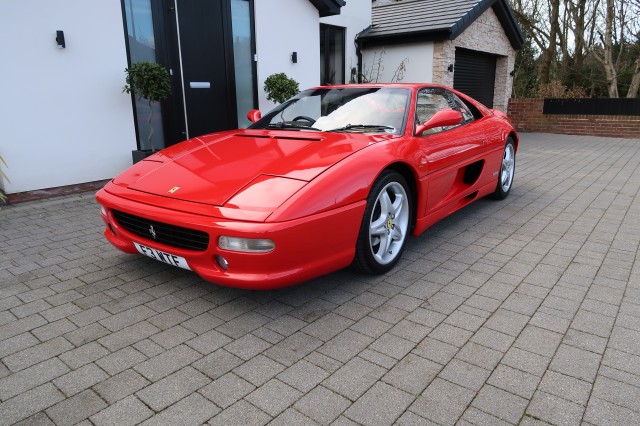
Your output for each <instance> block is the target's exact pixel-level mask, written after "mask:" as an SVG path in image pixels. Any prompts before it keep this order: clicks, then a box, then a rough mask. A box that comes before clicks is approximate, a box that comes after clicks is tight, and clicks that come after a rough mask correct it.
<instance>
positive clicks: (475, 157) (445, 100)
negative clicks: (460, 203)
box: [416, 87, 486, 214]
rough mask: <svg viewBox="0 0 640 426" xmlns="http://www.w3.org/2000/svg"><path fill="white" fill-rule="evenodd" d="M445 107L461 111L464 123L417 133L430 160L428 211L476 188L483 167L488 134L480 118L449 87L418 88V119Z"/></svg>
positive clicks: (429, 116)
mask: <svg viewBox="0 0 640 426" xmlns="http://www.w3.org/2000/svg"><path fill="white" fill-rule="evenodd" d="M445 108H452V109H454V110H457V111H460V112H461V113H462V116H463V121H462V123H461V124H459V125H457V126H447V127H438V128H434V129H429V130H427V131H426V132H424V133H423V134H422V135H420V136H417V139H418V141H419V145H420V149H421V150H422V152H423V154H424V155H425V158H426V162H427V167H426V174H427V176H426V177H427V180H428V184H427V188H428V189H427V197H426V199H427V205H426V206H425V208H426V213H427V214H429V213H431V212H434V211H435V210H438V209H440V208H442V207H444V206H446V205H448V204H449V203H451V202H456V201H457V200H459V199H460V198H464V197H466V196H467V195H468V193H471V192H473V191H472V189H471V188H472V187H473V185H474V184H475V182H476V180H477V177H478V176H479V175H480V172H481V170H482V167H483V161H482V152H483V151H484V149H485V140H486V136H485V132H484V130H483V125H482V124H481V123H480V122H479V121H480V120H477V118H476V117H474V115H473V114H472V113H471V112H470V111H469V109H468V108H467V107H466V106H465V105H464V103H463V102H462V101H460V99H459V98H458V97H457V96H456V95H455V94H454V93H453V92H451V91H449V90H446V89H444V88H439V87H425V88H422V89H420V90H419V91H418V94H417V97H416V121H417V122H418V123H425V122H426V121H428V120H429V119H430V118H431V117H432V116H433V115H434V114H435V113H436V112H438V111H440V110H441V109H445Z"/></svg>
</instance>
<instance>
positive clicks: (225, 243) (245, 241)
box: [218, 235, 276, 253]
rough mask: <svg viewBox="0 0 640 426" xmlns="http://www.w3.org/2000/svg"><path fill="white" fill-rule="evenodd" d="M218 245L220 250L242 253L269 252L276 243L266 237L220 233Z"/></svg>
mask: <svg viewBox="0 0 640 426" xmlns="http://www.w3.org/2000/svg"><path fill="white" fill-rule="evenodd" d="M218 247H219V248H221V249H222V250H229V251H238V252H242V253H269V252H271V251H273V250H274V249H275V248H276V244H275V243H274V242H273V240H270V239H268V238H239V237H228V236H226V235H222V236H220V237H219V238H218Z"/></svg>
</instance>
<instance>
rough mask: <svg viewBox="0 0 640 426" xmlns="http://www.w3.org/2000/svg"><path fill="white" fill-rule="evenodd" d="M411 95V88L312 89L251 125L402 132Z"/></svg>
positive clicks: (299, 128)
mask: <svg viewBox="0 0 640 426" xmlns="http://www.w3.org/2000/svg"><path fill="white" fill-rule="evenodd" d="M410 96H411V91H410V90H409V89H405V88H395V87H394V88H388V87H384V88H380V87H341V88H323V89H311V90H306V91H304V92H302V93H300V94H298V95H297V96H295V97H294V98H292V99H290V100H288V101H286V102H285V103H283V104H282V105H279V106H278V107H276V108H275V109H273V110H272V111H270V112H269V113H268V114H266V115H265V116H264V117H263V118H262V119H261V120H259V121H257V122H256V123H254V124H253V125H251V126H250V128H251V129H286V130H310V131H323V132H359V133H393V134H400V133H402V131H403V130H404V123H405V120H406V111H407V109H408V105H409V98H410Z"/></svg>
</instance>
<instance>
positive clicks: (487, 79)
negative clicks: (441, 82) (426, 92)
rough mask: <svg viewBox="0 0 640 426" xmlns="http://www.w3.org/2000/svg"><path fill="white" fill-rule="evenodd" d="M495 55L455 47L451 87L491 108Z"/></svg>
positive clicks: (494, 78) (494, 77) (494, 79)
mask: <svg viewBox="0 0 640 426" xmlns="http://www.w3.org/2000/svg"><path fill="white" fill-rule="evenodd" d="M495 81H496V57H495V56H494V55H488V54H486V53H481V52H476V51H473V50H466V49H456V63H455V67H454V74H453V88H454V89H456V90H459V91H461V92H462V93H465V94H467V95H469V96H471V97H472V98H474V99H476V100H478V101H480V102H482V103H483V104H484V105H486V106H488V107H489V108H493V89H494V85H495Z"/></svg>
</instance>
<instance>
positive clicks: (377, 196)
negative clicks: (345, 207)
mask: <svg viewBox="0 0 640 426" xmlns="http://www.w3.org/2000/svg"><path fill="white" fill-rule="evenodd" d="M412 204H413V200H412V194H411V191H410V188H409V185H408V184H407V181H406V179H405V178H404V177H403V176H402V175H401V174H400V173H398V172H396V171H393V170H385V171H384V172H382V174H381V175H380V176H379V177H378V179H376V181H375V182H374V183H373V185H372V187H371V191H370V192H369V196H368V197H367V207H366V208H365V211H364V216H363V218H362V224H361V225H360V232H359V234H358V240H357V242H356V255H355V258H354V260H353V266H354V267H355V268H356V269H358V270H359V271H361V272H364V273H367V274H384V273H385V272H388V271H390V270H391V269H393V267H394V266H395V265H396V263H398V261H399V260H400V257H401V256H402V252H403V251H404V248H405V247H406V245H407V239H408V238H409V232H410V229H411V223H412V220H413V205H412Z"/></svg>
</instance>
